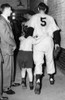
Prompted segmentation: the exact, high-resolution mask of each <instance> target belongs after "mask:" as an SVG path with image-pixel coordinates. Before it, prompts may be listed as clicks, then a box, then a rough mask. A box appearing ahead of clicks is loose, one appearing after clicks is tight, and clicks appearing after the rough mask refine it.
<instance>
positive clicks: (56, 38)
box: [53, 30, 61, 45]
mask: <svg viewBox="0 0 65 100" xmlns="http://www.w3.org/2000/svg"><path fill="white" fill-rule="evenodd" d="M53 40H54V44H59V45H60V41H61V36H60V30H57V31H55V32H54V33H53Z"/></svg>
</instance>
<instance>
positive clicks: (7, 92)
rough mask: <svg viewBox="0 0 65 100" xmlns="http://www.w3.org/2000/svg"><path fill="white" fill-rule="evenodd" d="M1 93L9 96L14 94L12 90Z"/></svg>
mask: <svg viewBox="0 0 65 100" xmlns="http://www.w3.org/2000/svg"><path fill="white" fill-rule="evenodd" d="M3 92H4V93H6V94H9V95H12V94H15V92H14V91H13V90H12V89H8V90H7V91H3Z"/></svg>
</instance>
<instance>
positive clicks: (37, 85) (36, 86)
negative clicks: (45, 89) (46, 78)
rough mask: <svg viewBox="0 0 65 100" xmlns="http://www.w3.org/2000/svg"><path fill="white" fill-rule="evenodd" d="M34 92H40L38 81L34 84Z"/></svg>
mask: <svg viewBox="0 0 65 100" xmlns="http://www.w3.org/2000/svg"><path fill="white" fill-rule="evenodd" d="M34 92H35V94H40V93H41V85H40V82H38V83H36V84H35V90H34Z"/></svg>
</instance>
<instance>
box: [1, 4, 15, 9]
mask: <svg viewBox="0 0 65 100" xmlns="http://www.w3.org/2000/svg"><path fill="white" fill-rule="evenodd" d="M0 7H1V10H2V11H3V10H4V9H5V8H9V7H10V8H11V10H13V9H12V6H10V4H8V3H5V4H2V5H1V6H0Z"/></svg>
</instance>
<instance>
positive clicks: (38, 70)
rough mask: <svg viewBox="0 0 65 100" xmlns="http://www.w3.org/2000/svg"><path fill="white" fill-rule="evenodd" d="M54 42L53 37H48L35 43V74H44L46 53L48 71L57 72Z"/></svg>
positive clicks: (49, 72) (50, 72)
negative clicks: (54, 58) (43, 67)
mask: <svg viewBox="0 0 65 100" xmlns="http://www.w3.org/2000/svg"><path fill="white" fill-rule="evenodd" d="M53 49H54V43H53V40H52V38H50V37H46V38H45V39H44V40H42V41H41V42H40V43H39V44H37V45H34V48H33V60H34V64H35V73H34V74H35V75H36V74H42V64H43V63H44V54H45V57H46V65H47V73H48V74H53V73H55V67H54V60H53Z"/></svg>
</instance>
